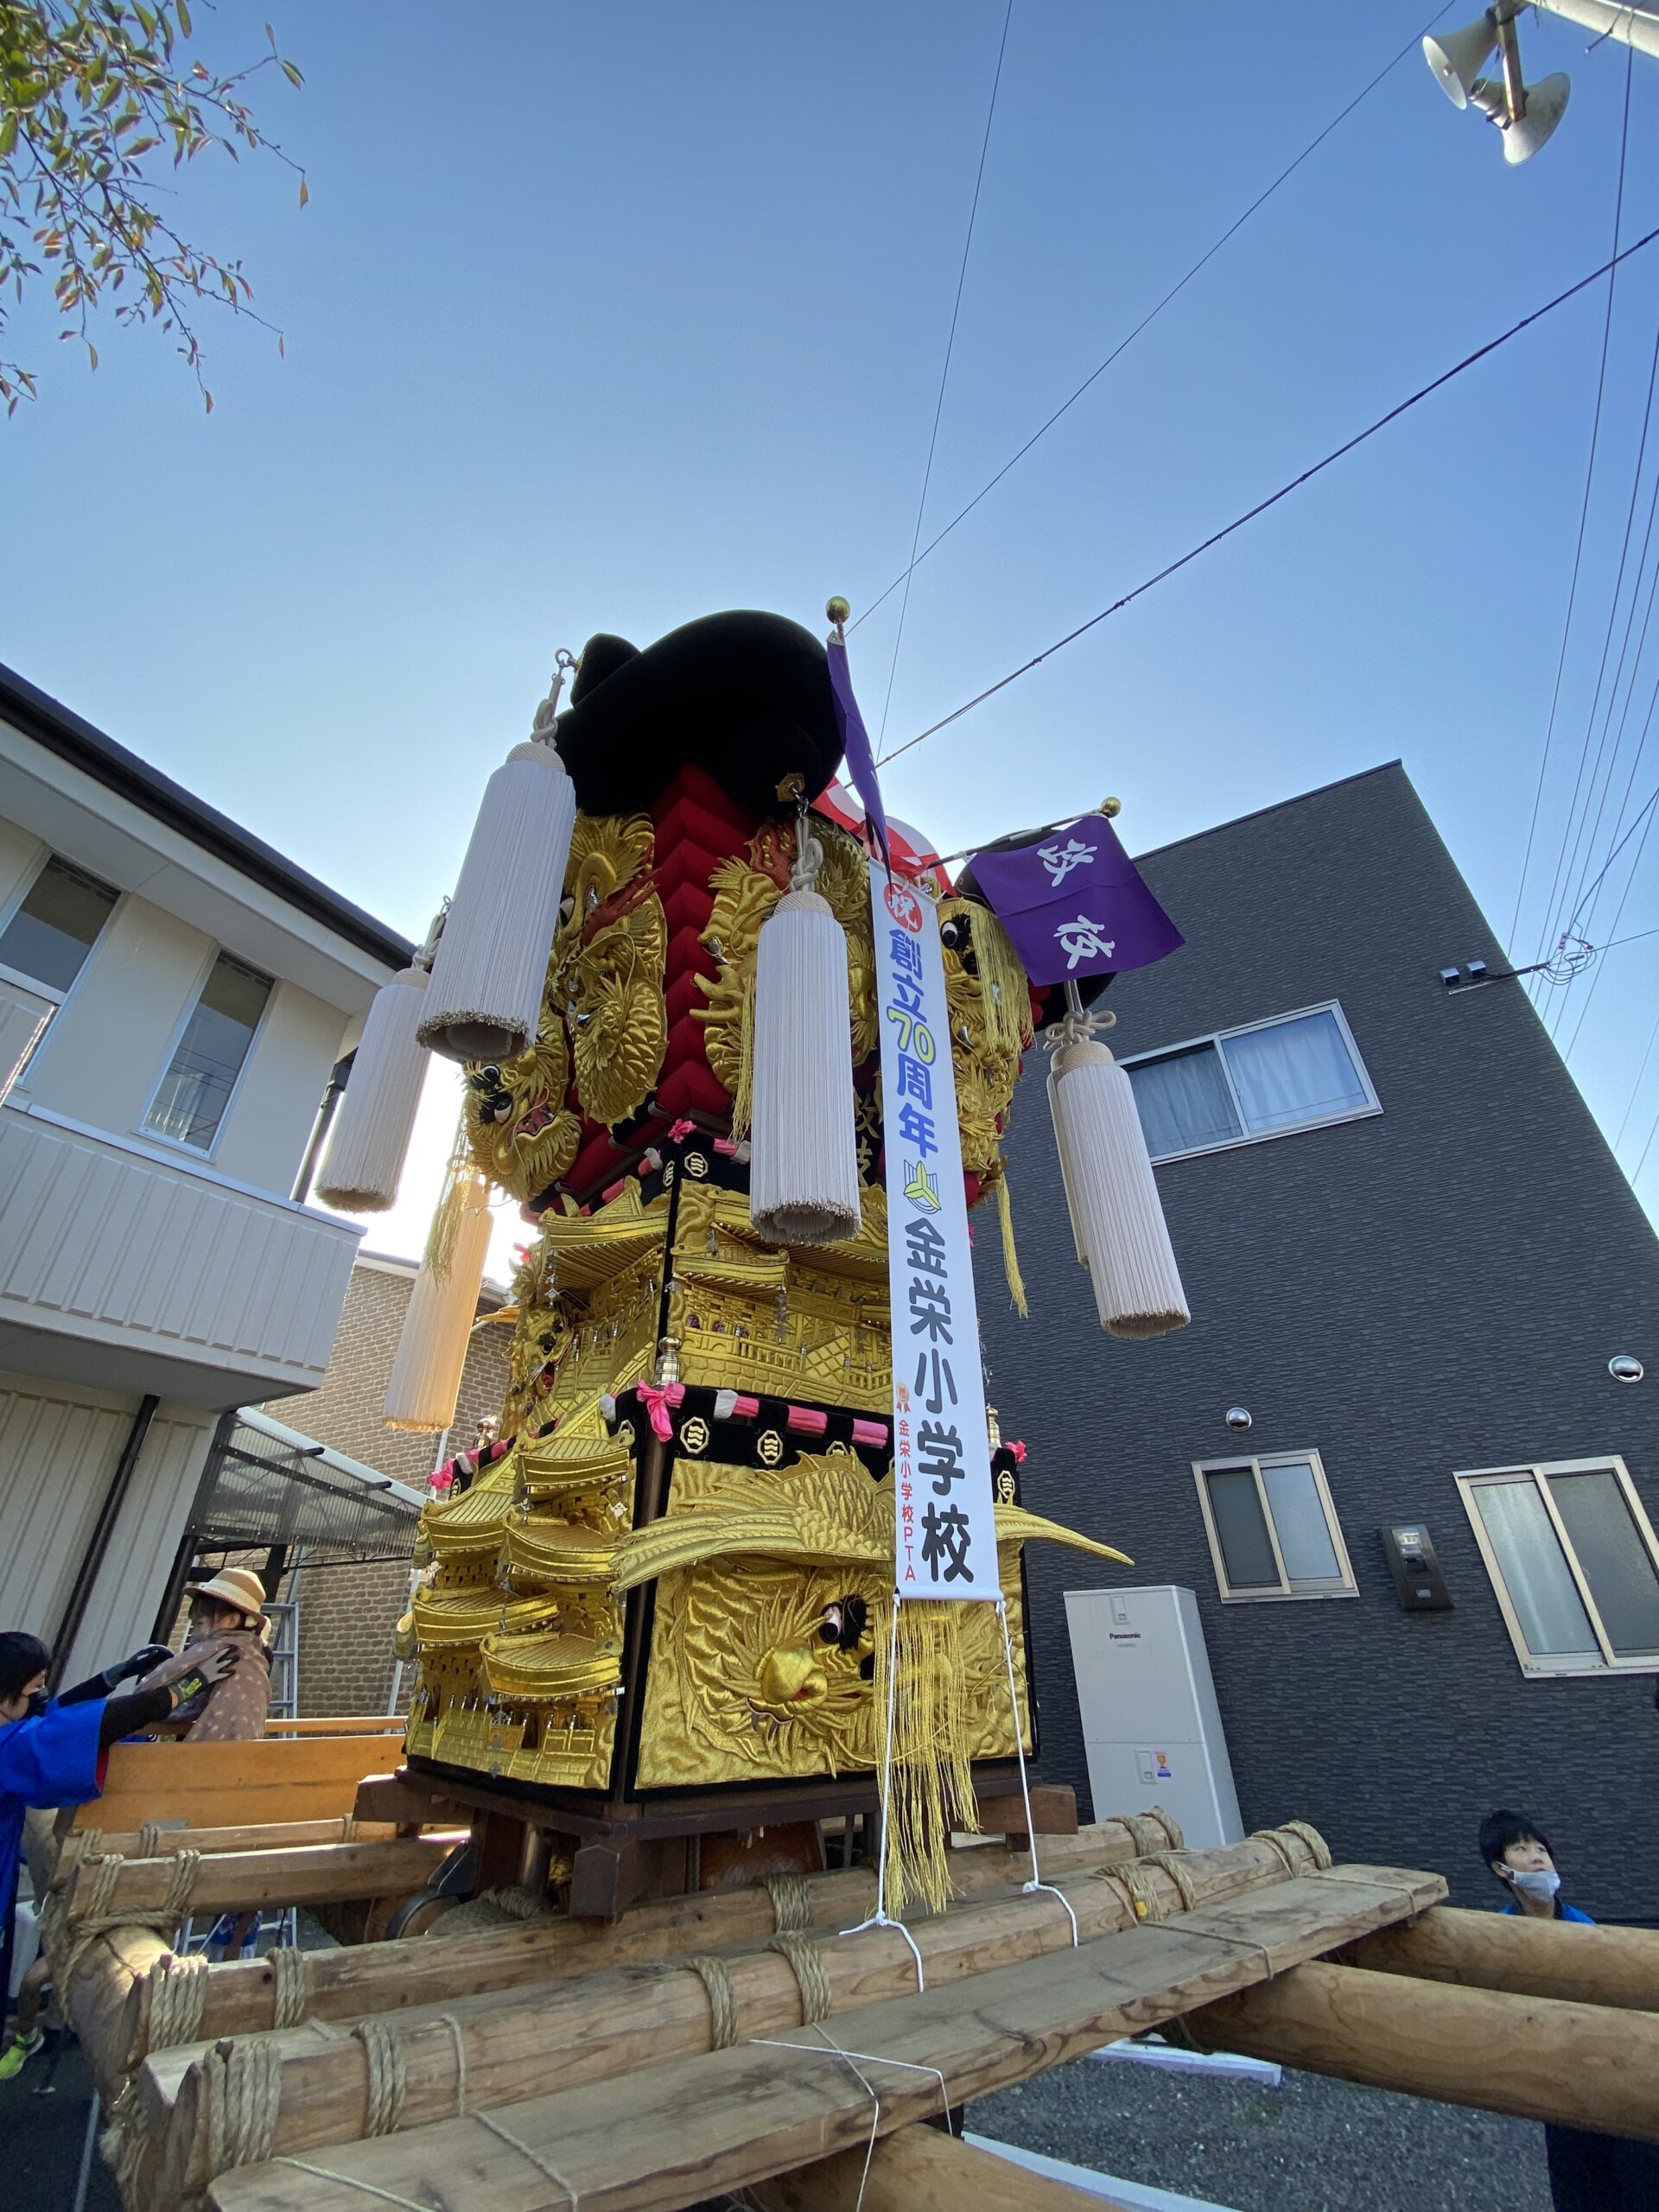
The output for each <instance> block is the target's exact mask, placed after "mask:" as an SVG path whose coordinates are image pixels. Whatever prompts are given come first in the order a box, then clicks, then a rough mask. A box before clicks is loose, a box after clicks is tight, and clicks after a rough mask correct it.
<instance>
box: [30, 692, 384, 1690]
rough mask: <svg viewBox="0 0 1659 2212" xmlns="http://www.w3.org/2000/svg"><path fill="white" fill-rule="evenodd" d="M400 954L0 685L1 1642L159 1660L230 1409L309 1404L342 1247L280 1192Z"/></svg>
mask: <svg viewBox="0 0 1659 2212" xmlns="http://www.w3.org/2000/svg"><path fill="white" fill-rule="evenodd" d="M409 958H410V946H409V945H408V944H405V943H404V941H403V940H402V939H401V938H398V937H397V936H396V935H395V934H394V933H393V932H392V931H390V930H388V929H385V927H383V926H382V925H380V924H379V923H378V922H376V921H375V920H373V919H372V918H371V917H370V916H369V915H367V914H365V913H363V912H360V911H359V909H358V908H357V907H355V906H352V905H350V904H349V903H348V902H347V901H346V899H341V898H340V897H339V896H338V894H337V893H334V892H333V891H330V890H329V889H328V888H327V886H326V885H324V884H321V883H319V882H317V881H316V880H315V878H313V877H311V876H308V875H307V874H305V873H304V872H303V870H302V869H300V868H296V867H295V866H294V865H293V864H292V863H291V862H290V861H286V860H284V859H283V856H282V855H280V854H279V853H276V852H273V851H272V850H271V849H270V847H269V846H267V845H264V844H262V843H261V842H259V840H258V839H257V837H253V836H250V835H249V834H248V833H247V832H246V831H245V830H244V829H239V828H238V826H237V825H236V824H235V823H232V822H229V821H227V820H226V818H225V817H223V816H222V815H220V814H219V813H217V812H215V810H213V808H212V807H209V806H207V805H205V804H203V803H202V802H201V801H200V800H199V799H196V798H193V797H192V796H191V795H190V793H189V792H188V791H182V790H181V789H180V787H179V786H178V785H176V784H174V783H172V782H171V781H169V780H168V778H166V777H165V776H162V775H159V774H158V773H157V772H156V771H155V770H154V769H153V768H151V767H149V766H147V765H146V763H144V762H143V761H142V760H138V759H137V757H136V756H135V755H134V754H132V753H129V752H127V751H126V750H125V749H124V747H121V746H119V745H117V744H116V743H114V742H113V741H111V739H110V738H108V737H105V735H104V734H102V733H101V732H100V731H99V730H96V729H94V728H92V726H91V725H90V724H89V723H87V722H86V721H82V720H81V719H80V717H79V715H74V714H72V713H71V712H69V711H68V710H67V709H65V708H64V707H61V706H60V705H59V704H58V703H57V702H55V701H54V700H52V699H49V698H48V697H47V696H45V695H44V694H43V693H42V692H41V691H39V690H36V689H35V686H34V685H32V684H30V683H27V682H25V681H24V680H23V679H22V678H21V677H17V676H16V675H14V674H12V673H11V672H10V671H7V670H4V669H0V1628H27V1629H30V1630H33V1631H34V1632H35V1634H36V1635H39V1636H41V1637H45V1638H47V1640H48V1642H51V1643H54V1644H62V1643H66V1641H67V1646H68V1650H67V1657H68V1662H69V1667H70V1670H71V1678H72V1679H73V1671H74V1670H75V1669H77V1668H79V1669H80V1670H81V1671H85V1670H86V1669H87V1668H89V1667H92V1666H95V1665H101V1664H103V1663H105V1662H106V1661H107V1660H109V1659H110V1658H111V1657H112V1656H116V1655H117V1654H118V1653H120V1652H122V1651H124V1650H126V1649H130V1647H131V1646H133V1645H134V1644H136V1643H143V1641H144V1640H145V1639H146V1637H148V1636H149V1632H150V1630H151V1627H152V1624H153V1623H154V1620H155V1618H156V1608H157V1605H158V1603H159V1602H160V1601H161V1599H162V1595H163V1593H164V1592H165V1591H166V1590H167V1588H168V1585H169V1582H170V1581H171V1580H174V1579H175V1567H176V1563H177V1554H179V1551H180V1547H181V1543H182V1542H184V1541H188V1536H187V1529H188V1516H189V1513H190V1510H191V1505H192V1502H193V1500H194V1496H195V1492H196V1487H197V1484H198V1482H199V1480H200V1477H201V1473H202V1469H203V1465H204V1463H205V1461H206V1459H207V1452H208V1446H209V1444H210V1442H211V1440H212V1438H213V1431H214V1428H215V1425H216V1423H217V1421H218V1420H219V1415H220V1414H221V1413H223V1412H224V1411H226V1409H227V1408H232V1407H235V1406H240V1405H245V1404H259V1403H269V1402H270V1401H271V1400H272V1399H276V1398H280V1397H283V1396H284V1395H288V1394H289V1393H292V1392H295V1391H300V1390H307V1389H313V1388H315V1386H316V1385H317V1384H318V1383H321V1379H322V1376H323V1371H324V1370H325V1369H326V1368H327V1363H328V1356H329V1351H330V1348H331V1346H332V1344H333V1342H334V1331H335V1326H336V1324H337V1323H338V1320H339V1318H340V1306H341V1304H342V1301H343V1300H344V1298H345V1294H346V1285H347V1282H348V1281H349V1279H350V1275H351V1269H352V1262H353V1255H354V1252H355V1249H356V1245H357V1240H358V1236H359V1231H358V1230H356V1229H354V1228H352V1227H350V1226H348V1225H346V1224H344V1223H341V1222H340V1221H337V1220H335V1219H334V1218H333V1217H330V1216H328V1215H327V1214H323V1213H321V1212H317V1211H312V1210H311V1209H310V1208H308V1207H307V1206H306V1205H303V1204H302V1203H300V1202H299V1200H298V1199H296V1198H295V1197H294V1196H293V1195H291V1194H292V1193H293V1192H295V1191H296V1188H297V1189H301V1190H302V1189H303V1188H304V1187H305V1185H306V1182H307V1179H308V1173H309V1166H310V1154H311V1153H312V1152H313V1150H314V1147H313V1138H314V1135H315V1132H316V1130H317V1127H318V1117H319V1111H320V1103H321V1100H322V1097H323V1095H324V1093H325V1090H327V1088H328V1086H329V1083H330V1077H331V1072H332V1071H333V1070H334V1066H335V1064H336V1063H337V1062H338V1061H339V1060H340V1058H341V1057H342V1055H343V1054H344V1053H345V1052H347V1051H348V1050H349V1048H350V1046H351V1045H352V1044H353V1041H354V1040H355V1038H356V1035H357V1033H358V1031H359V1027H360V1026H361V1021H362V1018H363V1016H364V1014H365V1013H366V1011H367V1008H368V1006H369V1003H370V1001H371V1000H372V997H373V995H374V993H375V990H376V988H377V987H378V985H379V984H380V983H381V982H383V981H384V980H385V977H386V976H388V975H389V974H391V972H392V970H393V969H397V968H400V967H404V966H406V965H407V964H408V961H409Z"/></svg>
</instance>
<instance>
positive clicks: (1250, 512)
mask: <svg viewBox="0 0 1659 2212" xmlns="http://www.w3.org/2000/svg"><path fill="white" fill-rule="evenodd" d="M1656 238H1659V228H1656V229H1654V230H1651V231H1649V232H1646V233H1645V235H1644V236H1643V237H1642V238H1637V240H1636V241H1635V242H1634V244H1633V245H1627V246H1625V247H1624V248H1623V249H1622V251H1619V252H1618V253H1617V254H1615V255H1614V256H1613V257H1611V260H1608V261H1605V262H1603V263H1602V264H1601V266H1600V268H1599V269H1592V270H1591V272H1590V274H1589V275H1588V276H1587V277H1580V279H1579V281H1578V283H1576V284H1569V285H1568V287H1567V289H1566V291H1564V292H1558V293H1557V294H1556V295H1555V296H1554V299H1553V300H1546V301H1545V302H1544V304H1543V306H1542V307H1540V308H1534V309H1533V311H1532V313H1531V314H1530V315H1522V318H1521V320H1520V321H1519V322H1516V323H1511V324H1510V327H1509V328H1508V329H1507V330H1505V331H1503V332H1501V333H1500V334H1499V335H1498V336H1497V337H1496V338H1489V339H1488V340H1487V341H1486V343H1485V344H1484V346H1477V347H1476V348H1475V350H1474V352H1473V353H1465V356H1464V358H1463V359H1462V360H1460V361H1458V362H1456V363H1454V364H1453V365H1452V367H1451V368H1449V369H1447V370H1446V371H1444V372H1443V373H1442V374H1441V375H1440V376H1438V377H1436V378H1434V379H1433V382H1432V383H1429V384H1426V385H1422V386H1421V387H1420V389H1419V390H1417V391H1414V392H1413V393H1412V395H1411V397H1409V398H1408V399H1402V401H1401V402H1400V404H1399V405H1398V406H1397V407H1391V408H1389V411H1388V413H1387V414H1386V415H1379V416H1377V418H1376V422H1374V423H1370V424H1368V425H1367V427H1366V428H1365V429H1363V430H1361V431H1358V432H1357V434H1356V435H1354V436H1353V437H1351V438H1349V439H1347V440H1346V441H1345V442H1344V443H1343V444H1341V445H1339V446H1338V447H1336V448H1334V449H1333V450H1332V452H1330V453H1328V454H1325V458H1324V459H1323V460H1322V461H1315V462H1314V463H1313V466H1312V467H1308V468H1305V469H1303V471H1302V473H1301V474H1300V476H1294V477H1292V478H1291V480H1290V481H1289V482H1288V483H1287V484H1281V486H1280V487H1279V489H1278V490H1277V491H1276V492H1272V493H1268V497H1267V498H1266V499H1258V500H1257V501H1256V503H1255V505H1254V506H1253V507H1249V508H1247V509H1246V510H1245V512H1243V514H1242V515H1237V516H1236V517H1235V518H1234V519H1233V520H1232V521H1231V522H1230V523H1227V524H1224V525H1223V527H1222V528H1221V529H1220V530H1217V531H1211V534H1210V536H1209V537H1206V538H1205V540H1204V541H1203V543H1201V544H1198V545H1195V546H1193V548H1192V550H1191V551H1190V552H1187V553H1183V554H1182V555H1181V556H1180V557H1179V560H1175V561H1171V562H1168V563H1166V564H1165V566H1164V567H1163V568H1161V569H1159V570H1158V571H1157V572H1156V573H1155V574H1154V575H1150V576H1147V578H1146V579H1145V581H1144V582H1141V583H1138V584H1136V585H1135V588H1134V589H1133V590H1132V591H1127V592H1125V593H1124V594H1122V597H1121V598H1118V599H1115V600H1114V601H1112V603H1111V605H1110V606H1109V607H1102V609H1101V610H1100V612H1099V613H1098V614H1091V615H1090V617H1089V620H1087V621H1086V622H1079V623H1078V624H1077V627H1076V628H1075V629H1073V630H1068V631H1067V632H1066V633H1065V636H1064V637H1063V638H1057V639H1055V641H1054V643H1053V644H1052V645H1046V646H1045V647H1044V648H1043V650H1042V652H1039V653H1033V655H1032V657H1031V658H1030V659H1029V660H1027V661H1022V662H1021V663H1020V666H1019V667H1018V668H1015V669H1011V670H1010V671H1009V672H1008V674H1007V676H1003V677H998V679H997V681H996V682H995V683H990V684H987V686H986V687H985V689H984V690H982V691H977V692H976V693H975V695H974V696H973V697H972V698H971V699H967V700H964V701H963V703H962V705H961V706H959V707H954V708H952V709H951V710H950V713H949V714H948V715H942V716H941V717H940V719H939V720H938V721H936V722H931V723H930V724H929V725H928V727H927V728H925V730H921V731H918V734H916V735H915V736H914V737H911V738H906V741H905V742H904V743H903V744H902V745H897V746H895V747H893V751H892V752H891V753H884V754H883V755H882V758H881V761H880V766H883V767H885V766H887V762H888V761H890V760H897V759H898V758H899V754H900V753H909V752H911V751H912V749H913V748H914V747H916V746H918V745H920V744H922V743H924V742H925V741H926V740H927V739H928V738H930V737H934V736H937V735H938V732H939V731H940V730H942V729H946V728H949V727H950V724H951V723H952V722H957V721H961V720H962V718H963V715H969V714H971V713H972V712H973V710H974V709H975V708H976V707H980V706H983V704H984V703H985V702H986V700H987V699H990V698H994V697H995V696H996V694H997V693H998V692H999V691H1006V690H1007V688H1008V686H1009V684H1011V683H1017V682H1018V681H1019V679H1020V677H1022V676H1028V675H1029V674H1030V673H1031V671H1032V670H1033V668H1038V667H1040V666H1041V664H1042V663H1043V662H1044V661H1046V660H1048V659H1051V658H1052V657H1053V655H1054V654H1056V653H1058V652H1062V651H1064V649H1065V647H1066V646H1067V645H1074V644H1075V643H1076V642H1077V639H1079V638H1081V637H1083V636H1084V635H1086V633H1087V632H1089V631H1090V630H1093V629H1096V628H1098V626H1100V624H1101V623H1103V622H1104V621H1106V620H1108V619H1109V617H1110V616H1111V615H1114V614H1118V613H1122V610H1123V609H1124V608H1125V607H1128V606H1131V605H1132V604H1133V603H1134V602H1135V601H1136V600H1137V599H1141V598H1142V597H1144V595H1145V594H1147V592H1149V591H1150V590H1152V588H1153V587H1154V585H1156V584H1160V583H1163V582H1166V580H1167V579H1168V578H1169V577H1171V576H1173V575H1176V574H1177V573H1178V572H1179V570H1180V569H1185V568H1188V567H1190V566H1191V564H1192V563H1193V562H1194V561H1196V560H1198V557H1199V556H1200V555H1202V554H1205V553H1208V552H1209V551H1211V549H1212V548H1213V547H1215V546H1217V545H1219V544H1220V543H1222V541H1223V539H1224V538H1228V537H1232V536H1233V535H1234V533H1235V532H1236V531H1240V530H1243V527H1244V526H1245V524H1247V523H1251V522H1254V521H1255V519H1256V518H1257V517H1258V516H1260V515H1264V514H1266V513H1267V512H1268V509H1269V508H1270V507H1276V506H1277V505H1279V502H1280V501H1281V499H1288V498H1289V497H1290V494H1291V493H1293V492H1298V491H1300V489H1301V487H1302V486H1303V485H1304V484H1308V483H1311V482H1312V481H1313V479H1314V477H1316V476H1319V475H1321V474H1323V473H1324V472H1325V470H1326V469H1327V468H1330V467H1332V466H1333V465H1334V464H1335V463H1336V462H1337V461H1342V460H1344V459H1345V458H1346V456H1347V455H1348V454H1351V453H1352V452H1354V451H1355V450H1356V448H1358V447H1360V446H1363V444H1365V442H1367V440H1368V439H1370V438H1374V437H1375V436H1376V434H1377V432H1378V431H1379V430H1385V429H1387V428H1388V427H1389V423H1397V422H1398V421H1399V419H1400V417H1401V416H1402V415H1406V414H1408V413H1409V412H1410V411H1411V410H1412V409H1413V408H1414V407H1415V406H1417V405H1418V404H1420V403H1421V401H1423V400H1425V399H1427V398H1429V397H1432V396H1433V393H1435V392H1437V391H1440V389H1441V387H1442V386H1443V385H1448V384H1450V383H1451V382H1452V379H1453V378H1456V377H1460V376H1461V375H1462V374H1463V372H1464V371H1465V369H1471V368H1473V367H1474V366H1475V365H1476V363H1477V362H1478V361H1484V359H1486V357H1487V355H1488V354H1489V353H1496V352H1497V349H1498V348H1499V346H1507V345H1508V344H1509V342H1510V339H1512V338H1518V337H1519V336H1520V335H1521V333H1522V331H1523V330H1529V329H1530V328H1531V327H1532V326H1533V324H1534V323H1535V322H1541V321H1542V320H1543V318H1544V317H1545V316H1546V315H1553V314H1554V311H1555V309H1556V308H1559V307H1565V306H1566V304H1567V302H1568V301H1569V300H1573V299H1576V298H1577V297H1578V296H1579V294H1580V292H1582V291H1586V290H1587V289H1588V288H1589V287H1590V286H1591V285H1592V284H1595V283H1599V282H1600V281H1601V279H1602V278H1603V277H1605V276H1606V275H1607V274H1608V273H1609V271H1610V270H1612V269H1615V268H1617V267H1618V265H1619V264H1620V263H1621V262H1625V261H1628V260H1630V257H1631V256H1632V255H1633V254H1637V253H1641V252H1643V251H1644V250H1645V249H1646V248H1647V247H1649V246H1650V245H1652V244H1653V242H1654V240H1655V239H1656ZM1656 796H1659V795H1656Z"/></svg>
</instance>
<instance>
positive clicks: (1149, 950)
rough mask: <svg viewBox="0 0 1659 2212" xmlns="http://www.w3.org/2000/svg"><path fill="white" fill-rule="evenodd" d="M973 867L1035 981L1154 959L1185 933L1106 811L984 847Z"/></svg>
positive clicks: (1110, 971) (1102, 972)
mask: <svg viewBox="0 0 1659 2212" xmlns="http://www.w3.org/2000/svg"><path fill="white" fill-rule="evenodd" d="M968 873H969V875H970V877H971V881H972V885H973V887H974V888H975V889H976V891H977V892H978V893H980V895H981V897H982V898H983V899H984V900H985V901H986V904H987V905H988V906H989V907H990V909H991V911H992V912H993V913H994V914H995V916H996V918H997V919H998V921H1000V922H1001V925H1002V926H1003V928H1004V929H1005V930H1006V931H1007V933H1008V937H1009V938H1010V940H1011V941H1012V943H1013V945H1014V950H1015V951H1016V952H1017V953H1018V954H1019V956H1020V964H1021V966H1022V967H1023V968H1024V969H1025V971H1026V973H1027V976H1030V978H1031V980H1032V982H1033V983H1038V984H1043V985H1047V984H1052V983H1071V982H1081V980H1082V979H1083V977H1084V976H1115V975H1116V974H1118V973H1119V972H1120V970H1122V969H1126V968H1149V967H1150V966H1151V965H1152V963H1153V962H1154V960H1162V959H1163V958H1164V957H1165V956H1166V954H1168V953H1172V952H1173V951H1175V950H1178V948H1179V946H1181V945H1183V944H1185V942H1186V940H1185V938H1184V937H1183V936H1182V935H1181V933H1180V931H1179V930H1178V929H1177V928H1176V926H1175V925H1174V923H1173V922H1172V921H1171V920H1170V918H1169V916H1168V915H1167V914H1166V912H1164V910H1163V908H1162V907H1161V906H1160V905H1159V904H1158V901H1157V900H1156V899H1154V897H1153V895H1152V893H1151V892H1150V891H1148V890H1147V887H1146V885H1145V884H1144V883H1143V882H1142V881H1141V874H1140V871H1139V869H1138V868H1136V867H1135V862H1134V861H1132V860H1131V859H1130V858H1129V856H1128V854H1127V853H1126V852H1125V851H1124V849H1123V848H1122V845H1120V844H1119V843H1118V842H1117V835H1116V831H1115V830H1114V829H1113V828H1112V825H1111V823H1109V821H1108V820H1107V818H1106V817H1105V816H1104V815H1103V814H1083V815H1079V816H1078V817H1077V820H1076V821H1075V822H1065V823H1061V824H1060V825H1059V826H1058V828H1057V829H1047V830H1044V831H1042V832H1040V833H1039V835H1037V836H1033V837H1032V838H1030V839H1029V840H1028V841H1027V842H1025V843H1023V844H1020V845H1015V846H1013V847H1009V846H1000V847H998V848H996V849H994V850H991V851H988V852H982V853H976V854H975V855H974V856H973V859H972V861H970V862H969V870H968Z"/></svg>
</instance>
